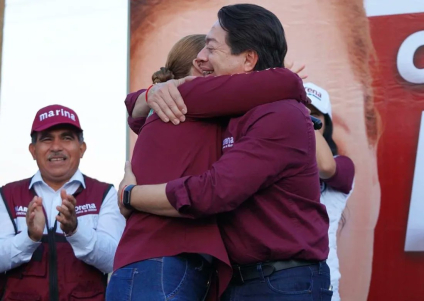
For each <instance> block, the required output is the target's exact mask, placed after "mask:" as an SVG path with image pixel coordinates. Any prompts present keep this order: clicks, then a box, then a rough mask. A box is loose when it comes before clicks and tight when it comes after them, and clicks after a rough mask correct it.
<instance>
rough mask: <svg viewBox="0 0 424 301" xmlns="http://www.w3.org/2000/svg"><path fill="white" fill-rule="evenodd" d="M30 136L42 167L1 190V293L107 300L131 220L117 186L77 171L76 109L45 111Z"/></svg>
mask: <svg viewBox="0 0 424 301" xmlns="http://www.w3.org/2000/svg"><path fill="white" fill-rule="evenodd" d="M31 138H32V142H31V143H30V145H29V151H30V152H31V155H32V157H33V158H34V160H36V161H37V165H38V168H39V170H38V171H37V173H36V174H35V175H34V176H33V177H31V178H29V179H25V180H21V181H17V182H13V183H9V184H7V185H5V186H3V187H1V188H0V299H1V300H40V301H45V300H50V301H56V300H74V299H86V300H94V301H97V300H98V301H100V300H104V293H105V288H106V279H107V278H106V276H107V274H106V273H109V272H111V271H112V264H113V259H114V256H115V251H116V248H117V245H118V242H119V239H120V237H121V235H122V232H123V229H124V226H125V220H124V218H123V216H122V215H121V214H120V212H119V209H118V206H117V195H116V190H115V189H114V188H113V186H112V185H110V184H107V183H102V182H99V181H97V180H95V179H92V178H89V177H87V176H85V175H83V174H82V173H81V172H80V171H79V169H78V167H79V163H80V159H81V158H82V157H83V155H84V153H85V150H86V144H85V142H84V138H83V131H82V128H81V126H80V122H79V119H78V116H77V114H76V113H75V112H74V111H73V110H71V109H69V108H67V107H64V106H60V105H51V106H48V107H45V108H42V109H40V110H39V111H38V112H37V114H36V116H35V119H34V122H33V125H32V129H31ZM2 284H3V287H2ZM2 291H3V292H2ZM2 295H3V297H2ZM2 298H4V299H2Z"/></svg>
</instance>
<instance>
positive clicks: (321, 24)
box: [130, 0, 380, 301]
mask: <svg viewBox="0 0 424 301" xmlns="http://www.w3.org/2000/svg"><path fill="white" fill-rule="evenodd" d="M246 2H250V3H253V2H256V3H259V4H260V5H261V6H263V7H265V8H267V9H269V10H271V11H272V12H274V13H275V14H276V15H277V16H278V17H279V19H280V20H281V22H282V24H283V26H284V29H285V31H286V37H287V41H288V55H287V59H286V61H295V62H296V63H299V64H300V63H305V64H306V65H307V69H306V73H307V74H308V75H309V77H308V79H307V81H310V82H313V83H315V84H317V85H318V86H320V87H323V88H324V89H326V90H327V91H328V92H329V95H330V99H331V102H332V105H333V112H334V113H333V116H334V140H335V141H336V143H337V145H338V147H339V152H340V154H344V155H347V156H349V157H350V158H351V159H352V160H353V161H354V163H355V167H356V177H355V189H354V192H353V195H352V196H351V197H350V199H349V201H348V204H347V210H346V211H345V218H346V223H345V224H344V226H343V228H342V230H341V232H340V235H339V257H340V262H341V273H342V275H343V277H342V279H341V293H342V295H345V296H346V299H345V300H352V301H353V300H355V301H363V300H366V296H367V294H368V288H369V283H370V275H371V261H372V249H373V239H374V237H373V235H374V227H375V225H376V221H377V217H378V211H379V206H380V187H379V181H378V175H377V162H376V148H375V141H376V138H377V135H378V130H377V125H376V123H375V114H374V111H373V109H374V106H373V97H372V93H371V91H372V90H371V88H370V85H371V80H370V75H369V71H368V63H369V62H368V54H369V52H370V47H371V43H370V37H369V32H368V27H367V26H368V22H367V18H366V16H365V11H364V9H363V3H362V1H359V0H349V1H334V0H329V1H318V0H297V1H291V0H261V1H246V0H243V1H229V0H225V1H224V0H215V1H201V0H198V1H192V0H169V1H168V0H164V1H148V0H145V1H133V3H132V7H131V20H132V25H131V70H130V90H131V91H135V90H137V89H140V88H142V87H146V86H148V85H150V84H151V75H152V73H153V72H154V71H156V70H158V69H159V68H160V67H162V66H163V65H164V64H165V60H166V56H167V54H168V51H169V50H170V49H171V47H172V46H173V44H174V43H175V42H176V41H178V40H179V39H180V38H181V37H183V36H185V35H188V34H194V33H202V34H205V33H207V32H208V31H209V30H210V28H211V26H212V25H213V24H214V22H215V21H216V19H217V12H218V10H219V9H220V8H221V7H222V6H224V5H229V4H235V3H246ZM150 3H155V4H150ZM132 140H133V141H134V137H133V138H132ZM358 262H361V264H358ZM348 283H349V285H347V284H348Z"/></svg>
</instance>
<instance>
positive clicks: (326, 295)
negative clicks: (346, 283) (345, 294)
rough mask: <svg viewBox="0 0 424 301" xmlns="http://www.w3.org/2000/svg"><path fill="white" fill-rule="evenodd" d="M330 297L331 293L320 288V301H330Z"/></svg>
mask: <svg viewBox="0 0 424 301" xmlns="http://www.w3.org/2000/svg"><path fill="white" fill-rule="evenodd" d="M332 296H333V291H330V290H328V289H325V288H321V293H320V297H321V299H320V300H321V301H331V297H332Z"/></svg>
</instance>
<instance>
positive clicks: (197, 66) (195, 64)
mask: <svg viewBox="0 0 424 301" xmlns="http://www.w3.org/2000/svg"><path fill="white" fill-rule="evenodd" d="M201 62H202V61H201V60H200V59H198V58H195V59H194V60H193V68H194V70H196V72H198V73H199V74H200V76H202V75H203V70H202V69H201V68H200V64H201ZM192 75H193V74H192Z"/></svg>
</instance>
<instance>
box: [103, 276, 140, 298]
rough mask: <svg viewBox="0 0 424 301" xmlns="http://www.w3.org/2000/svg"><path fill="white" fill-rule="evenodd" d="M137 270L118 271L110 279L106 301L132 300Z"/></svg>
mask: <svg viewBox="0 0 424 301" xmlns="http://www.w3.org/2000/svg"><path fill="white" fill-rule="evenodd" d="M136 273H137V269H134V268H120V269H119V270H116V271H115V272H114V273H113V274H112V277H110V281H109V284H108V286H107V289H106V299H107V300H108V301H115V300H116V301H127V300H131V292H132V288H133V282H134V275H135V274H136Z"/></svg>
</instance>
